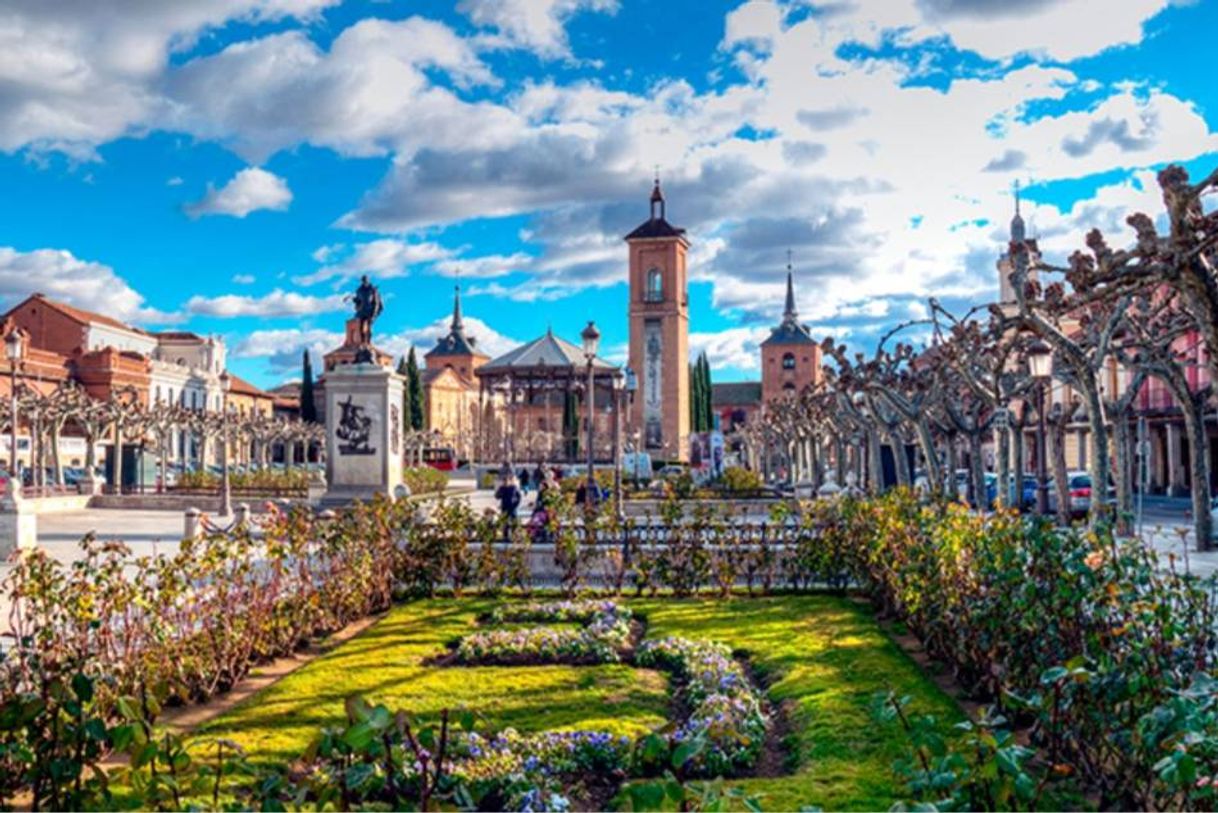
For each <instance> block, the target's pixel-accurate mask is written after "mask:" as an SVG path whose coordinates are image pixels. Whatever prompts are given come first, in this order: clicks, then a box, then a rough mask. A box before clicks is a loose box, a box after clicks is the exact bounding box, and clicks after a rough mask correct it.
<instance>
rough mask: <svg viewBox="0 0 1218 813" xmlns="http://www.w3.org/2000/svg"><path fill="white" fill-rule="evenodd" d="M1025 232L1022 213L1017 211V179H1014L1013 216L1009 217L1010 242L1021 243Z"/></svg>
mask: <svg viewBox="0 0 1218 813" xmlns="http://www.w3.org/2000/svg"><path fill="white" fill-rule="evenodd" d="M1026 234H1027V233H1026V230H1025V229H1024V224H1023V215H1021V214H1020V213H1019V181H1015V216H1014V217H1013V218H1011V242H1012V243H1022V242H1023V241H1024V239H1025V238H1026Z"/></svg>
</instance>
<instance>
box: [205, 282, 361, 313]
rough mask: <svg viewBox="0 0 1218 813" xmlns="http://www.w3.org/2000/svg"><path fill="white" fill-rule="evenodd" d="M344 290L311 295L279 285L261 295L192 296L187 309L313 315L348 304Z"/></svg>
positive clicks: (216, 311) (210, 311)
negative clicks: (343, 294) (344, 298)
mask: <svg viewBox="0 0 1218 813" xmlns="http://www.w3.org/2000/svg"><path fill="white" fill-rule="evenodd" d="M346 307H347V305H346V303H345V302H344V301H343V297H342V295H340V294H334V295H333V296H308V295H305V294H298V293H295V292H294V291H283V290H280V289H279V288H276V289H275V290H273V291H271V292H270V293H267V294H263V295H261V296H241V295H238V294H226V295H224V296H216V297H204V296H192V297H191V298H190V299H189V300H187V302H186V311H187V312H188V313H191V314H196V315H199V316H218V317H221V318H233V317H237V316H256V317H259V318H262V319H270V318H274V317H277V316H311V315H314V314H318V313H328V312H330V311H338V310H343V309H344V308H346Z"/></svg>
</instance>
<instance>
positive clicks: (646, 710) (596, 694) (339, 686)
mask: <svg viewBox="0 0 1218 813" xmlns="http://www.w3.org/2000/svg"><path fill="white" fill-rule="evenodd" d="M495 603H496V602H493V601H483V600H443V599H441V600H436V601H424V602H414V603H411V604H406V605H402V606H400V607H397V608H395V609H394V610H393V611H391V612H390V613H389V615H387V616H386V617H385V618H384V619H382V620H381V621H380V622H378V623H377V624H376V625H375V626H373V627H372V628H370V629H368V630H367V631H365V632H364V633H363V634H361V635H360V636H358V637H357V638H354V639H352V640H351V641H349V642H347V643H346V644H343V645H342V646H340V647H338V648H337V649H335V650H334V651H333V652H330V653H328V654H326V655H324V656H322V657H320V658H318V659H317V660H315V661H313V662H311V663H309V664H307V665H305V666H304V667H302V668H300V669H298V670H297V671H295V672H293V673H292V674H290V675H288V676H287V677H285V678H283V679H282V680H280V681H278V682H277V683H275V684H273V685H271V686H268V687H267V688H266V689H265V690H263V691H262V692H260V693H258V694H257V695H254V696H253V697H251V698H249V699H248V700H247V701H245V702H244V703H241V704H240V705H238V706H235V707H234V708H233V709H231V710H230V711H228V712H226V713H225V714H223V715H221V716H220V717H217V718H216V719H214V720H212V721H211V722H209V723H208V724H206V725H204V726H203V727H201V728H200V729H199V731H198V732H197V733H198V735H199V738H201V739H202V738H207V739H210V738H213V737H227V738H229V739H232V740H234V741H236V742H237V743H238V744H240V745H241V746H242V747H243V748H245V749H246V750H247V752H248V753H249V754H250V756H251V758H252V759H253V760H254V761H258V762H288V761H291V760H294V759H296V758H297V757H298V756H299V755H300V753H301V752H302V751H303V750H304V749H305V748H306V747H307V746H308V744H309V742H310V740H311V739H312V738H313V736H314V735H315V734H316V733H317V731H318V730H319V729H320V728H321V727H323V726H326V725H329V724H334V723H337V722H339V721H341V720H342V719H343V701H344V700H345V699H346V698H347V697H348V696H350V695H352V694H360V695H363V696H364V697H365V698H367V699H368V700H369V701H370V702H373V703H384V704H385V705H387V706H388V707H389V708H390V709H392V710H394V711H397V710H399V709H400V710H404V711H407V712H409V713H411V714H414V715H417V716H419V717H421V718H424V719H435V715H436V714H437V713H438V712H439V711H440V709H442V708H451V709H456V708H460V707H465V708H468V709H470V710H473V711H476V712H477V713H479V714H480V715H482V716H483V717H484V720H483V721H482V722H481V723H480V726H479V727H480V728H481V727H483V726H485V727H486V728H488V729H495V730H499V729H503V728H507V727H514V728H516V729H517V730H519V731H524V732H532V731H546V730H560V729H575V728H581V729H597V730H603V731H612V732H614V733H621V734H627V735H631V736H634V735H637V734H641V733H644V732H646V731H650V730H651V729H653V728H655V727H657V726H660V725H663V724H664V722H665V720H666V719H667V714H668V681H667V677H666V676H664V675H662V674H661V673H659V672H654V671H650V670H640V669H634V668H633V667H630V666H625V665H604V666H532V667H514V668H505V667H468V666H451V667H442V666H430V665H425V664H424V663H423V662H424V661H425V660H427V659H428V658H431V657H432V656H434V655H437V654H442V653H443V652H444V651H445V644H446V643H447V642H449V641H451V640H453V639H455V638H458V637H460V636H462V635H465V634H467V633H469V632H471V631H473V630H474V629H475V619H476V616H477V615H478V613H480V612H483V611H486V610H489V609H490V608H491V607H493V606H495Z"/></svg>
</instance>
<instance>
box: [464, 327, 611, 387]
mask: <svg viewBox="0 0 1218 813" xmlns="http://www.w3.org/2000/svg"><path fill="white" fill-rule="evenodd" d="M592 366H593V368H594V370H595V371H596V375H598V376H604V375H614V376H616V375H620V374H621V368H619V367H618V366H617V365H616V364H611V363H609V362H608V361H605V360H604V359H602V358H600V357H599V356H598V357H597V358H595V359H593V361H592ZM587 369H588V361H587V359H585V358H584V351H583V348H581V347H579V346H578V345H575V344H572V343H571V342H569V341H567V340H566V339H563V338H560V337H558V336H555V335H554V332H553V331H552V330H547V331H546V332H545V334H544V335H542V336H538V337H537V338H536V339H534V340H533V341H531V342H526V343H525V344H522V345H520V346H519V347H517V348H515V349H513V350H509V351H508V352H507V353H504V354H503V355H502V356H500V357H499V358H496V359H491V360H490V361H488V362H487V363H486V364H483V365H482V366H480V367H479V368H478V369H477V370H475V371H474V374H475V375H476V376H478V377H479V378H498V377H506V376H512V377H514V378H522V377H526V376H533V377H550V376H556V377H565V376H574V375H584V374H586V373H587Z"/></svg>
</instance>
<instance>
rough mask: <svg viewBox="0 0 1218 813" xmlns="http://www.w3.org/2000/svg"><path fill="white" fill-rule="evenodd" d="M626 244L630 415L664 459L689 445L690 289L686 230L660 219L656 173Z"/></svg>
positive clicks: (683, 454)
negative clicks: (633, 382)
mask: <svg viewBox="0 0 1218 813" xmlns="http://www.w3.org/2000/svg"><path fill="white" fill-rule="evenodd" d="M626 243H627V245H628V246H629V247H630V362H629V363H630V368H631V369H632V370H634V372H635V375H637V376H638V387H639V388H638V392H637V393H636V394H635V398H634V406H633V408H632V410H631V415H630V431H631V433H632V435H633V434H634V433H636V432H639V431H641V432H642V439H643V449H644V450H645V451H647V452H650V453H651V454H652V455H653V456H655V457H658V458H662V459H666V460H686V459H687V458H688V450H689V437H688V436H689V292H688V290H687V280H688V275H687V272H686V267H685V258H686V253H687V252H688V251H689V240H688V239H687V238H686V237H685V229H680V228H677V227H676V226H673V225H672V224H671V223H669V222H668V221H667V220H665V218H664V193H663V192H661V191H660V179H659V177H657V178H656V181H655V187H654V188H653V189H652V190H651V217H650V218H649V219H648V220H646V221H645V222H644V223H643V224H642V225H640V226H639V227H638V228H637V229H635V230H634V231H632V232H630V234H628V235H626Z"/></svg>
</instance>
